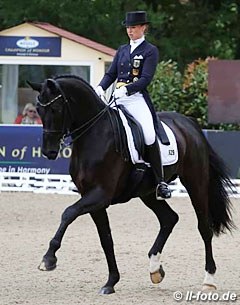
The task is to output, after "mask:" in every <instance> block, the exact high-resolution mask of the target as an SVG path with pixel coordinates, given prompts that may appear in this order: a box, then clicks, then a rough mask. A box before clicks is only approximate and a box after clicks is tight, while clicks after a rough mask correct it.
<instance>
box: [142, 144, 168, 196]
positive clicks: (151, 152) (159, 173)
mask: <svg viewBox="0 0 240 305" xmlns="http://www.w3.org/2000/svg"><path fill="white" fill-rule="evenodd" d="M146 153H147V159H148V160H147V161H148V162H149V163H150V165H151V167H152V170H153V173H154V175H155V178H156V180H157V187H156V198H157V200H161V199H168V198H170V197H171V191H170V189H169V187H168V184H167V183H166V182H164V174H163V166H162V160H161V155H160V149H159V144H158V141H157V140H156V141H155V142H154V143H153V144H151V145H146Z"/></svg>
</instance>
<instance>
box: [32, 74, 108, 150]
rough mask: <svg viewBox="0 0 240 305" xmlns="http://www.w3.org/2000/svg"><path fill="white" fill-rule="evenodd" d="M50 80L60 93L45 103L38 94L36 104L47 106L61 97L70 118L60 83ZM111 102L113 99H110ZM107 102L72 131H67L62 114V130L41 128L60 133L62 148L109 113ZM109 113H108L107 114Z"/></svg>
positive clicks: (67, 103)
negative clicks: (69, 139) (67, 140)
mask: <svg viewBox="0 0 240 305" xmlns="http://www.w3.org/2000/svg"><path fill="white" fill-rule="evenodd" d="M51 81H54V83H55V85H56V87H57V88H58V90H59V91H60V94H59V95H57V96H56V97H54V98H53V99H52V100H51V101H49V102H48V103H46V104H43V103H41V102H40V100H39V96H38V97H37V102H36V103H37V105H40V106H41V107H44V108H45V107H49V106H51V105H52V104H53V103H55V102H56V101H58V100H59V99H61V100H62V101H63V102H64V104H66V105H67V111H68V113H69V116H70V119H71V120H72V118H73V116H72V113H71V109H70V106H69V101H68V99H67V98H66V96H65V93H64V92H63V90H62V88H61V87H60V85H59V84H58V83H57V82H56V81H55V80H53V79H51ZM112 102H113V101H112ZM112 102H111V103H109V104H107V105H106V106H105V107H104V108H103V109H102V110H101V111H100V112H99V113H97V114H96V115H95V116H94V117H92V118H91V119H89V120H88V121H87V122H85V123H83V124H82V125H81V126H80V127H77V128H76V129H74V130H73V131H71V132H70V131H69V128H67V127H66V122H67V116H66V115H65V114H64V123H63V128H62V130H49V129H43V133H45V134H46V133H57V134H62V138H61V139H60V147H61V149H63V148H64V147H67V146H71V145H72V143H73V142H75V141H76V140H77V139H79V138H80V137H81V136H82V135H84V134H85V133H86V132H87V131H88V130H89V129H90V128H92V127H93V126H94V125H95V124H96V122H97V121H98V120H99V119H100V118H101V117H102V116H103V115H104V114H105V113H106V112H108V113H109V107H110V105H111V104H112ZM109 115H110V114H109ZM69 137H71V138H72V140H71V141H70V142H68V143H65V141H66V139H67V138H69Z"/></svg>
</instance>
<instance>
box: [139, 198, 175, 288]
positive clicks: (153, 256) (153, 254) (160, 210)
mask: <svg viewBox="0 0 240 305" xmlns="http://www.w3.org/2000/svg"><path fill="white" fill-rule="evenodd" d="M141 199H142V200H143V202H144V203H145V205H146V206H147V207H149V208H150V209H151V210H152V211H153V212H154V213H155V215H156V216H157V218H158V220H159V223H160V227H161V228H160V231H159V233H158V236H157V238H156V240H155V242H154V244H153V246H152V248H151V250H150V251H149V253H148V256H149V259H150V267H149V271H150V278H151V281H152V282H153V283H154V284H158V283H160V282H161V281H162V280H163V278H164V276H165V272H164V270H163V268H162V265H161V253H162V250H163V247H164V245H165V243H166V241H167V239H168V237H169V235H170V234H171V232H172V229H173V228H174V226H175V225H176V223H177V222H178V215H177V214H176V213H175V212H174V211H173V210H172V209H171V208H170V206H169V205H168V204H167V202H166V201H164V200H162V201H158V200H156V198H155V194H151V195H149V196H145V197H142V198H141Z"/></svg>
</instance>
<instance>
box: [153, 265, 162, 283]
mask: <svg viewBox="0 0 240 305" xmlns="http://www.w3.org/2000/svg"><path fill="white" fill-rule="evenodd" d="M164 276H165V272H164V270H163V267H162V265H160V267H159V270H158V271H156V272H154V273H150V278H151V281H152V283H153V284H159V283H161V281H162V280H163V279H164Z"/></svg>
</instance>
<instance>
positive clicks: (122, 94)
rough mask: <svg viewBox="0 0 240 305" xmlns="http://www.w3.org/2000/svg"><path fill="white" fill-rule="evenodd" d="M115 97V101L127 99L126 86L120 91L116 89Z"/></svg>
mask: <svg viewBox="0 0 240 305" xmlns="http://www.w3.org/2000/svg"><path fill="white" fill-rule="evenodd" d="M113 96H114V97H115V99H118V98H123V97H126V96H127V88H126V87H125V86H122V87H120V88H118V89H115V91H114V92H113Z"/></svg>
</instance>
